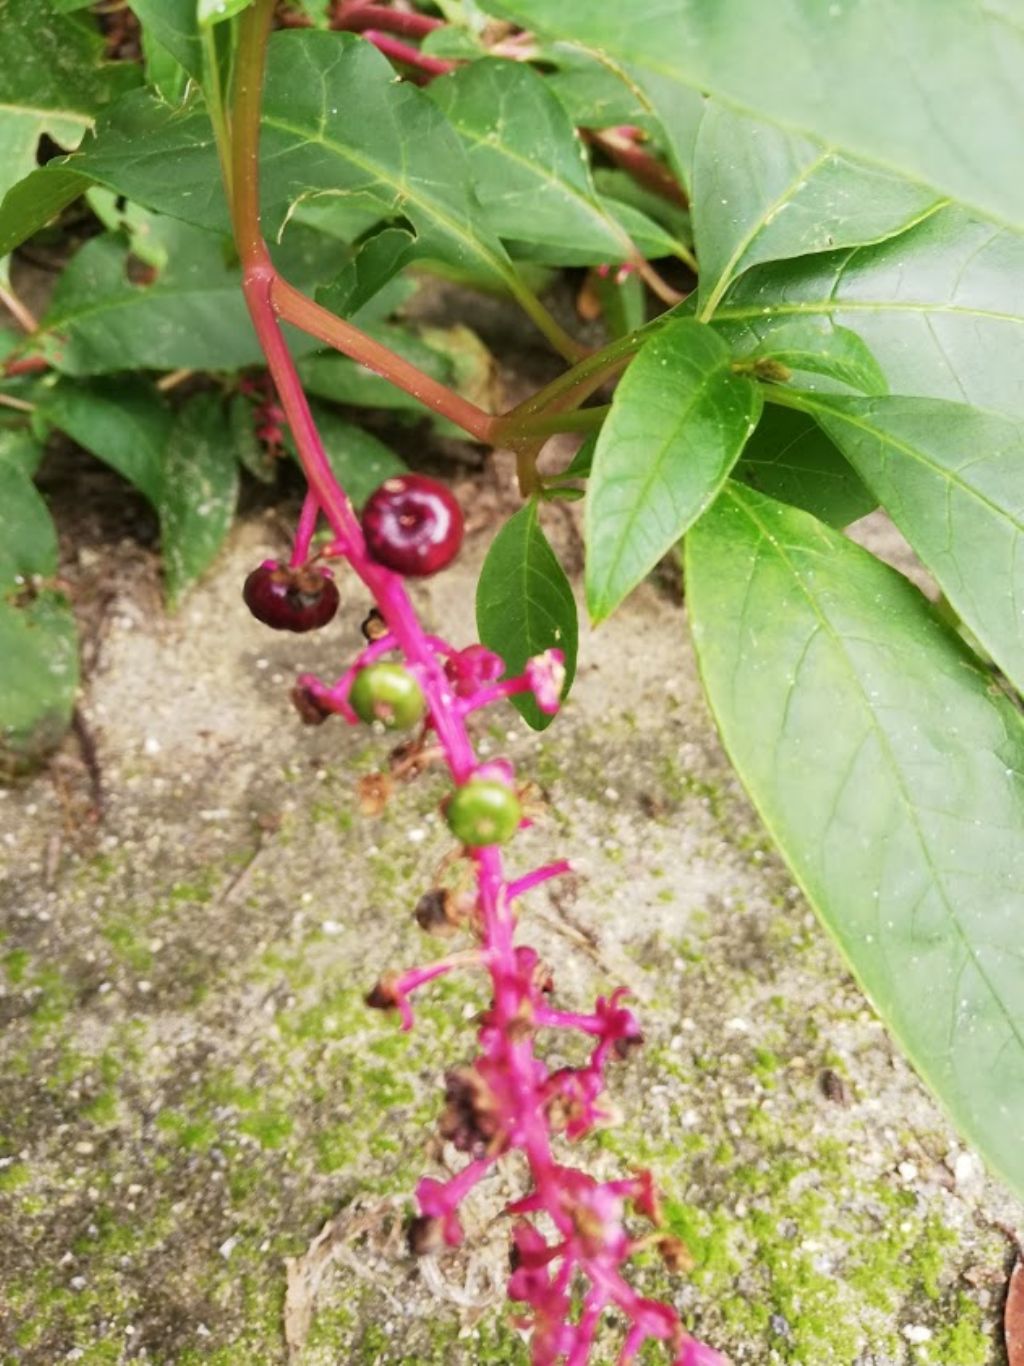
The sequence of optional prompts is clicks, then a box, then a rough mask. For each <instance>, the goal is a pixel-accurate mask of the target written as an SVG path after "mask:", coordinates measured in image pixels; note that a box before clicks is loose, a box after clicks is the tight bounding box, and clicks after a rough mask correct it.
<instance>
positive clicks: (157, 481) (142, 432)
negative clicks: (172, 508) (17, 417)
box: [37, 376, 172, 508]
mask: <svg viewBox="0 0 1024 1366" xmlns="http://www.w3.org/2000/svg"><path fill="white" fill-rule="evenodd" d="M37 410H38V412H39V415H40V416H41V417H44V418H45V419H46V421H47V422H51V423H52V424H53V425H54V426H55V427H57V428H58V429H59V430H60V431H62V432H65V433H67V435H68V436H70V437H71V438H72V440H74V441H77V442H78V444H79V445H80V446H84V447H85V449H86V450H87V451H90V452H91V453H92V454H93V455H95V456H96V457H97V458H98V459H100V460H102V461H103V462H104V463H105V464H107V465H109V466H110V467H111V468H112V469H115V470H117V472H118V474H121V475H123V476H124V478H125V479H127V480H128V482H129V483H130V484H133V485H134V486H135V488H137V489H138V490H139V492H140V493H141V494H142V495H143V496H144V497H145V498H146V499H148V501H149V502H150V503H151V504H152V506H153V507H155V508H156V507H159V506H160V499H161V496H162V494H163V457H164V449H165V447H166V445H167V438H168V436H169V434H170V430H171V424H172V418H171V413H170V410H169V409H168V407H167V405H166V403H164V402H163V400H162V399H161V397H160V394H159V393H158V392H157V390H156V389H155V388H154V387H153V386H152V385H150V384H148V383H147V382H146V381H145V380H142V379H138V378H135V377H126V376H121V377H119V378H118V379H116V380H115V379H96V380H92V381H90V382H89V383H88V384H83V383H80V382H77V381H75V380H61V381H60V383H58V384H57V385H56V386H55V388H53V389H51V390H49V391H48V392H47V394H46V396H45V397H44V398H43V399H42V401H41V402H40V403H39V404H38V408H37Z"/></svg>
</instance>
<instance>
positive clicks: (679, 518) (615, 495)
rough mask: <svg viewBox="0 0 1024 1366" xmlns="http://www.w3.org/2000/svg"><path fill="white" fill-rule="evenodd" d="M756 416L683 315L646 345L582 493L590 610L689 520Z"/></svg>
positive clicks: (645, 566)
mask: <svg viewBox="0 0 1024 1366" xmlns="http://www.w3.org/2000/svg"><path fill="white" fill-rule="evenodd" d="M760 410H761V395H760V391H759V389H758V387H757V386H756V385H754V384H752V383H751V382H750V380H748V379H744V378H743V377H741V376H739V375H735V374H733V371H732V357H731V356H730V354H729V350H728V348H727V347H726V346H725V345H724V343H723V342H722V341H721V340H720V338H719V337H717V336H716V335H715V333H714V332H712V331H711V329H710V328H708V327H704V326H703V325H702V324H701V323H698V322H694V321H693V319H691V318H680V319H677V320H675V321H673V322H670V323H668V324H667V325H666V326H665V327H663V328H662V329H661V330H660V331H659V332H657V333H656V334H655V335H654V336H653V337H652V339H651V340H650V341H649V342H648V343H647V344H646V345H645V346H644V347H643V349H642V350H641V351H640V352H639V354H638V355H637V358H636V360H634V361H633V363H632V365H631V366H630V367H629V369H628V370H627V371H626V374H625V375H624V377H623V379H622V381H621V382H620V384H619V386H618V388H617V389H616V391H615V397H614V399H613V401H612V410H611V412H610V414H609V415H608V418H607V420H606V421H605V424H604V426H603V428H602V429H601V434H600V436H599V437H598V441H597V449H596V451H595V453H594V464H593V469H592V471H591V474H590V485H589V490H588V496H587V516H586V537H587V574H586V582H587V607H588V609H589V611H590V615H591V618H592V619H593V620H594V621H595V622H597V621H601V620H603V619H604V618H605V617H607V616H608V615H609V614H610V613H611V612H613V611H614V610H615V608H616V607H617V606H618V605H619V603H620V602H621V601H622V599H623V598H624V597H625V596H626V594H627V593H628V592H630V590H631V589H633V588H635V587H636V585H637V584H638V583H639V582H640V580H641V579H642V578H643V577H644V576H645V575H646V574H647V573H648V572H649V571H650V570H651V569H653V568H654V566H655V565H656V564H657V562H658V560H660V559H661V557H662V555H664V554H665V553H666V552H667V551H668V550H669V549H670V548H671V547H672V546H673V545H674V544H675V543H676V541H678V540H679V538H680V536H682V534H683V532H684V531H686V530H687V528H688V527H689V526H691V525H692V524H693V522H695V521H696V519H697V518H698V517H699V516H700V515H701V513H702V512H703V511H704V509H705V508H706V507H707V506H708V504H709V503H710V502H711V501H712V499H713V498H714V497H715V495H716V494H717V492H718V490H719V489H720V488H721V486H722V484H723V483H724V482H725V480H726V478H727V476H728V474H729V471H730V470H731V469H732V467H733V465H734V464H735V463H736V460H737V459H738V458H739V454H740V452H741V451H742V449H743V446H744V443H745V442H746V440H747V438H748V437H749V435H750V433H751V432H752V431H753V430H754V427H755V425H756V423H757V419H758V416H759V414H760Z"/></svg>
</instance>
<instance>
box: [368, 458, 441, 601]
mask: <svg viewBox="0 0 1024 1366" xmlns="http://www.w3.org/2000/svg"><path fill="white" fill-rule="evenodd" d="M362 522H363V535H364V536H365V537H366V548H367V550H368V551H369V553H370V555H371V556H372V557H373V559H375V560H376V561H377V563H378V564H383V565H386V566H387V568H388V569H393V570H394V571H395V573H396V574H404V575H406V576H407V577H410V578H426V576H427V575H428V574H436V573H437V572H438V570H440V569H444V568H446V566H448V565H449V564H451V562H452V560H454V558H455V556H456V555H457V554H458V553H459V546H461V544H462V510H461V508H460V507H459V505H458V502H457V501H456V499H455V497H454V495H453V494H452V492H451V490H450V489H447V488H445V486H444V484H439V483H438V482H437V480H436V479H428V478H426V476H425V475H422V474H403V475H399V476H397V477H396V478H394V479H385V481H384V483H383V484H381V486H380V488H379V489H377V491H376V492H375V493H372V494H371V495H370V497H369V498H368V499H367V502H366V506H365V507H364V508H363V518H362Z"/></svg>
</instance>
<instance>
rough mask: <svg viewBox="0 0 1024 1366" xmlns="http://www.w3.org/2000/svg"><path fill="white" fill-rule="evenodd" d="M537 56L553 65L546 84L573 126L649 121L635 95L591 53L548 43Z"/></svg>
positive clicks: (642, 103) (647, 110) (563, 44)
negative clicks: (563, 108) (561, 105)
mask: <svg viewBox="0 0 1024 1366" xmlns="http://www.w3.org/2000/svg"><path fill="white" fill-rule="evenodd" d="M538 57H539V60H541V61H543V62H545V63H548V62H550V63H552V64H553V65H554V68H555V69H554V70H553V71H552V72H551V74H550V75H549V76H547V77H546V81H547V84H548V86H549V87H550V89H551V90H552V91H553V92H554V94H555V95H556V96H557V97H558V99H559V100H560V101H561V102H562V104H563V105H564V106H565V109H566V112H567V113H568V115H569V118H570V119H571V120H572V123H573V126H574V127H576V128H614V127H616V126H617V125H618V124H623V123H625V124H629V125H631V126H634V127H643V126H644V125H645V124H651V123H652V122H653V121H652V119H651V117H650V110H649V108H648V107H647V104H646V102H645V101H644V99H643V98H642V96H641V95H640V94H639V92H638V91H637V90H635V89H634V88H633V87H632V86H630V85H629V83H628V82H627V81H625V80H623V79H622V76H621V75H620V74H619V73H618V72H617V71H616V70H614V69H612V68H611V67H609V66H607V65H606V64H605V63H604V62H602V61H601V60H600V59H599V58H598V57H597V56H596V55H595V54H594V53H592V52H585V51H583V49H582V48H578V47H574V46H573V45H572V44H571V43H550V44H546V45H543V46H541V48H540V51H539V53H538Z"/></svg>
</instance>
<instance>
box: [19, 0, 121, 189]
mask: <svg viewBox="0 0 1024 1366" xmlns="http://www.w3.org/2000/svg"><path fill="white" fill-rule="evenodd" d="M0 34H2V35H3V37H2V42H3V53H2V58H0V199H2V198H3V196H4V195H5V194H6V193H7V191H8V190H9V189H10V188H11V187H12V186H13V185H16V184H17V183H18V181H19V180H22V179H23V178H24V177H25V176H27V175H29V173H30V172H31V171H32V170H33V169H34V168H35V165H36V148H37V146H38V144H39V139H40V137H41V136H42V135H43V133H47V134H49V136H50V137H51V138H53V140H54V141H55V142H57V143H59V144H60V145H61V146H62V147H67V148H68V149H72V148H75V147H77V146H78V144H79V143H80V142H81V140H82V138H83V137H84V136H85V134H86V132H87V131H88V130H89V129H90V128H91V127H92V125H93V120H94V118H95V116H96V114H97V112H98V110H99V109H100V108H101V107H102V106H103V105H104V104H105V103H106V102H107V101H108V100H109V99H110V98H111V95H112V94H113V92H114V90H115V89H117V88H121V89H124V87H125V84H126V81H130V80H132V79H134V78H133V76H132V73H131V72H130V70H129V69H128V68H127V67H125V68H123V69H121V70H117V69H115V68H114V67H113V66H108V65H105V64H104V63H103V61H102V56H103V43H102V41H101V40H100V37H99V34H98V32H97V31H96V29H95V27H94V25H93V24H92V23H91V22H90V21H89V20H84V19H81V18H76V17H74V16H73V15H65V14H61V13H59V12H58V11H57V10H56V9H55V8H54V6H53V4H52V3H51V0H0Z"/></svg>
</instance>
